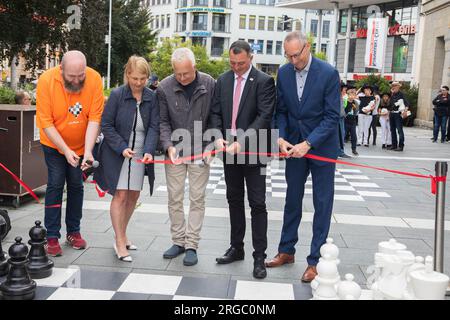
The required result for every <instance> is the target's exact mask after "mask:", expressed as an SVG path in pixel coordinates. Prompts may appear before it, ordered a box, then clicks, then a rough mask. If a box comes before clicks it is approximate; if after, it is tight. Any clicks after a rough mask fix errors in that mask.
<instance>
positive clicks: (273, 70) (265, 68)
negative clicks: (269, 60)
mask: <svg viewBox="0 0 450 320" xmlns="http://www.w3.org/2000/svg"><path fill="white" fill-rule="evenodd" d="M278 68H279V65H278V64H263V63H262V64H260V65H259V69H260V70H261V71H262V72H264V73H267V74H269V75H272V76H275V75H276V74H277V71H278Z"/></svg>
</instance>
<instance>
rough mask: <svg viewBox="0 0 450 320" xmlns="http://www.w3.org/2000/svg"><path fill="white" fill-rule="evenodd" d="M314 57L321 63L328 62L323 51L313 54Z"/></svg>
mask: <svg viewBox="0 0 450 320" xmlns="http://www.w3.org/2000/svg"><path fill="white" fill-rule="evenodd" d="M314 57H316V58H317V59H320V60H323V61H328V58H327V54H326V53H325V52H323V51H320V52H317V53H314Z"/></svg>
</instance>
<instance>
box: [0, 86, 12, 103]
mask: <svg viewBox="0 0 450 320" xmlns="http://www.w3.org/2000/svg"><path fill="white" fill-rule="evenodd" d="M15 95H16V94H15V92H14V90H13V89H11V88H10V87H6V86H3V87H0V104H14V97H15Z"/></svg>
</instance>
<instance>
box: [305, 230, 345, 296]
mask: <svg viewBox="0 0 450 320" xmlns="http://www.w3.org/2000/svg"><path fill="white" fill-rule="evenodd" d="M333 242H334V241H333V238H327V239H326V243H325V244H323V245H322V246H321V247H320V255H321V256H322V257H325V255H326V254H328V255H329V256H330V260H332V261H333V262H334V263H336V265H338V264H339V263H340V260H339V259H338V257H339V248H338V246H337V245H335V244H334V243H333ZM337 276H338V277H339V272H337ZM337 284H339V282H338V283H337ZM318 285H319V284H318V283H317V280H315V279H314V280H313V281H311V289H312V293H313V295H314V292H315V291H316V289H317V286H318ZM336 289H337V288H336Z"/></svg>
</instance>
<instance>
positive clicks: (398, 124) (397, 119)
mask: <svg viewBox="0 0 450 320" xmlns="http://www.w3.org/2000/svg"><path fill="white" fill-rule="evenodd" d="M389 122H390V125H391V135H392V147H393V148H397V147H400V148H402V147H403V146H404V145H405V134H404V133H403V118H402V117H401V115H400V113H394V112H391V113H390V114H389ZM397 131H398V137H399V139H398V140H397ZM397 142H398V144H397Z"/></svg>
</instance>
